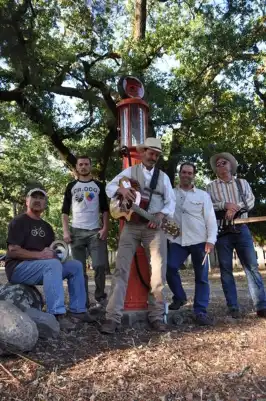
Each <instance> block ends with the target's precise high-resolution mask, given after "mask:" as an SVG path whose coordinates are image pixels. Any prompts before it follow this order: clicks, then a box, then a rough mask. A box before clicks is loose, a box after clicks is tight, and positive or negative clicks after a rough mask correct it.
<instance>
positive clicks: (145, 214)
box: [131, 203, 154, 221]
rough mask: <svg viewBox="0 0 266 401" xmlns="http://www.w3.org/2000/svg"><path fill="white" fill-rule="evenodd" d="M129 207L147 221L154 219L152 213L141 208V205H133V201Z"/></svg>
mask: <svg viewBox="0 0 266 401" xmlns="http://www.w3.org/2000/svg"><path fill="white" fill-rule="evenodd" d="M131 208H132V210H133V211H134V212H135V213H137V214H138V215H140V216H141V217H144V219H147V220H149V221H150V220H153V219H154V215H152V214H151V213H149V212H147V211H146V210H144V209H142V208H141V207H139V206H137V205H135V204H134V203H133V205H132V207H131Z"/></svg>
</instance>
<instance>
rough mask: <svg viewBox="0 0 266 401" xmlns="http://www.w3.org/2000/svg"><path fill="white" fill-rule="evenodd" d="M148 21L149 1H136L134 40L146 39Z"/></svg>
mask: <svg viewBox="0 0 266 401" xmlns="http://www.w3.org/2000/svg"><path fill="white" fill-rule="evenodd" d="M146 19H147V0H136V3H135V19H134V39H135V40H136V41H139V40H142V39H145V33H146Z"/></svg>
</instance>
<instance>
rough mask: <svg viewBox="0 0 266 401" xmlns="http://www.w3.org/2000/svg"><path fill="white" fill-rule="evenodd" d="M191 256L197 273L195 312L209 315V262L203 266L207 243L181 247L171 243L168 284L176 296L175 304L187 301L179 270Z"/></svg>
mask: <svg viewBox="0 0 266 401" xmlns="http://www.w3.org/2000/svg"><path fill="white" fill-rule="evenodd" d="M189 255H191V258H192V263H193V268H194V272H195V296H194V305H193V308H194V312H195V314H198V313H207V307H208V304H209V298H210V287H209V281H208V274H209V266H208V261H207V260H206V262H205V263H204V265H203V266H202V261H203V259H204V256H205V242H204V243H200V244H196V245H190V246H181V245H179V244H176V243H174V242H172V243H171V242H170V243H169V246H168V256H167V273H166V279H167V283H168V285H169V288H170V289H171V291H172V293H173V294H174V296H173V301H174V302H175V301H186V299H187V297H186V293H185V291H184V289H183V286H182V282H181V278H180V274H179V270H180V267H181V266H182V264H183V263H184V262H185V260H186V259H187V257H188V256H189Z"/></svg>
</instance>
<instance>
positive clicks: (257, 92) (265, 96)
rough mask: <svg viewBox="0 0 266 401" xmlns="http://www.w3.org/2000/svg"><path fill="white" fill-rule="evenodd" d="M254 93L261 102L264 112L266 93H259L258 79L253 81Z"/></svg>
mask: <svg viewBox="0 0 266 401" xmlns="http://www.w3.org/2000/svg"><path fill="white" fill-rule="evenodd" d="M254 86H255V92H256V94H257V95H258V96H259V98H260V99H261V100H262V101H263V104H264V108H265V110H266V93H263V92H261V90H260V89H261V84H260V83H259V81H258V79H256V78H255V79H254Z"/></svg>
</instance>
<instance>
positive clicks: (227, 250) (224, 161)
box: [207, 152, 266, 318]
mask: <svg viewBox="0 0 266 401" xmlns="http://www.w3.org/2000/svg"><path fill="white" fill-rule="evenodd" d="M210 164H211V167H212V169H213V171H214V172H215V173H216V174H217V176H218V178H217V179H216V180H214V181H213V182H211V183H210V184H208V185H207V191H208V192H209V194H210V196H211V199H212V202H213V206H214V210H215V211H219V210H220V211H224V212H225V220H228V221H231V220H233V219H234V216H235V215H236V213H237V212H239V211H240V212H241V214H240V216H239V217H240V218H245V217H247V216H248V211H249V210H251V209H252V208H253V207H254V201H255V198H254V195H253V193H252V190H251V188H250V186H249V184H248V182H247V181H246V180H244V179H236V178H234V175H235V174H236V170H237V165H238V163H237V160H236V159H235V158H234V156H233V155H231V154H230V153H227V152H223V153H218V154H216V155H214V156H212V157H211V159H210ZM237 229H238V230H239V233H229V234H226V235H223V236H221V237H220V238H218V240H217V243H216V249H217V253H218V259H219V265H220V270H221V281H222V286H223V291H224V295H225V298H226V302H227V306H228V309H229V313H230V315H231V316H232V317H233V318H238V317H240V313H239V305H238V300H237V291H236V284H235V280H234V276H233V262H232V259H233V251H234V249H235V250H236V252H237V255H238V257H239V259H240V261H241V263H242V266H243V268H244V270H245V273H246V276H247V281H248V288H249V291H250V294H251V298H252V301H253V304H254V307H255V309H256V312H257V315H258V316H259V317H263V318H266V297H265V291H264V285H263V281H262V278H261V275H260V273H259V271H258V264H257V258H256V253H255V249H254V245H253V240H252V237H251V234H250V231H249V229H248V227H247V225H245V224H240V225H238V226H237Z"/></svg>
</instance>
